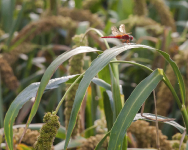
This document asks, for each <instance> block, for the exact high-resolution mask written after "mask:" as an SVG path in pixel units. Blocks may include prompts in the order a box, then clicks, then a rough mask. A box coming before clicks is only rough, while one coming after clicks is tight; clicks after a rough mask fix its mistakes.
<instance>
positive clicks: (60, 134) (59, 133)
mask: <svg viewBox="0 0 188 150" xmlns="http://www.w3.org/2000/svg"><path fill="white" fill-rule="evenodd" d="M43 125H44V123H37V124H30V125H29V127H28V128H29V129H31V130H40V128H41V127H42V126H43ZM24 127H25V124H19V125H14V126H13V129H17V128H24ZM3 132H4V128H1V129H0V134H1V135H3ZM56 137H57V138H60V139H65V137H66V129H65V127H63V126H61V125H60V128H59V129H58V131H57V134H56Z"/></svg>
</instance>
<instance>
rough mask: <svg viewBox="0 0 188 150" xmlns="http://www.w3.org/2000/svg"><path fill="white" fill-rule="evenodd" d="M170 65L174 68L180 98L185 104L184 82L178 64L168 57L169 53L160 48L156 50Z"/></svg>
mask: <svg viewBox="0 0 188 150" xmlns="http://www.w3.org/2000/svg"><path fill="white" fill-rule="evenodd" d="M157 51H158V52H159V53H160V54H161V55H162V56H163V57H164V58H165V59H166V60H167V61H168V62H169V64H170V65H171V67H172V69H173V70H174V73H175V75H176V77H177V79H178V85H179V88H180V94H181V100H182V103H183V104H185V84H184V81H183V77H182V75H181V73H180V70H179V68H178V66H177V65H176V63H175V62H174V61H173V60H172V59H171V58H170V56H169V54H167V53H165V52H163V51H161V50H157Z"/></svg>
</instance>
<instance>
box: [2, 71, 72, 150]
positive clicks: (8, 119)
mask: <svg viewBox="0 0 188 150" xmlns="http://www.w3.org/2000/svg"><path fill="white" fill-rule="evenodd" d="M73 77H75V75H71V76H67V77H61V78H56V79H52V80H50V81H49V83H48V85H47V86H46V88H45V91H44V92H46V91H48V90H50V89H54V88H57V87H58V85H59V84H61V83H64V82H66V81H68V80H69V79H71V78H73ZM39 85H40V82H36V83H32V84H31V85H29V86H28V87H26V88H25V89H24V90H23V91H22V92H21V93H20V94H19V95H18V96H17V97H16V98H15V100H14V101H13V102H12V104H11V105H10V107H9V109H8V112H7V113H6V116H5V120H4V130H5V138H6V141H7V144H8V146H9V149H11V150H12V149H13V147H12V146H13V129H12V126H13V123H14V121H15V118H16V117H17V115H18V112H19V110H20V109H21V108H22V106H23V105H24V104H25V103H26V102H27V101H29V100H30V99H31V98H34V97H35V96H36V93H37V90H38V88H39Z"/></svg>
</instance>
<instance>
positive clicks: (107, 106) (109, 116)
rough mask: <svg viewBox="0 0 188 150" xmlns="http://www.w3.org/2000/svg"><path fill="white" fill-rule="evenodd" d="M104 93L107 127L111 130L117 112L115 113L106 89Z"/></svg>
mask: <svg viewBox="0 0 188 150" xmlns="http://www.w3.org/2000/svg"><path fill="white" fill-rule="evenodd" d="M102 94H103V104H104V112H105V117H106V123H107V128H108V131H110V130H111V128H112V126H113V122H114V120H113V118H115V113H113V107H111V103H110V97H108V95H107V94H106V92H105V91H104V92H103V93H102Z"/></svg>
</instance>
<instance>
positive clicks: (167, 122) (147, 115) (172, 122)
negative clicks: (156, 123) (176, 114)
mask: <svg viewBox="0 0 188 150" xmlns="http://www.w3.org/2000/svg"><path fill="white" fill-rule="evenodd" d="M143 115H144V116H146V117H150V118H153V119H156V116H155V114H151V113H143ZM139 119H141V120H148V121H153V120H149V119H147V118H145V117H142V116H141V114H140V113H137V114H136V116H135V117H134V119H133V121H136V120H139ZM157 119H164V120H165V119H169V118H167V117H164V116H160V115H157ZM163 123H166V124H169V125H171V126H174V127H175V128H176V129H178V130H179V131H180V132H181V133H183V132H184V131H185V128H184V127H183V126H181V125H180V124H178V123H177V122H175V121H165V122H163Z"/></svg>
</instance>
